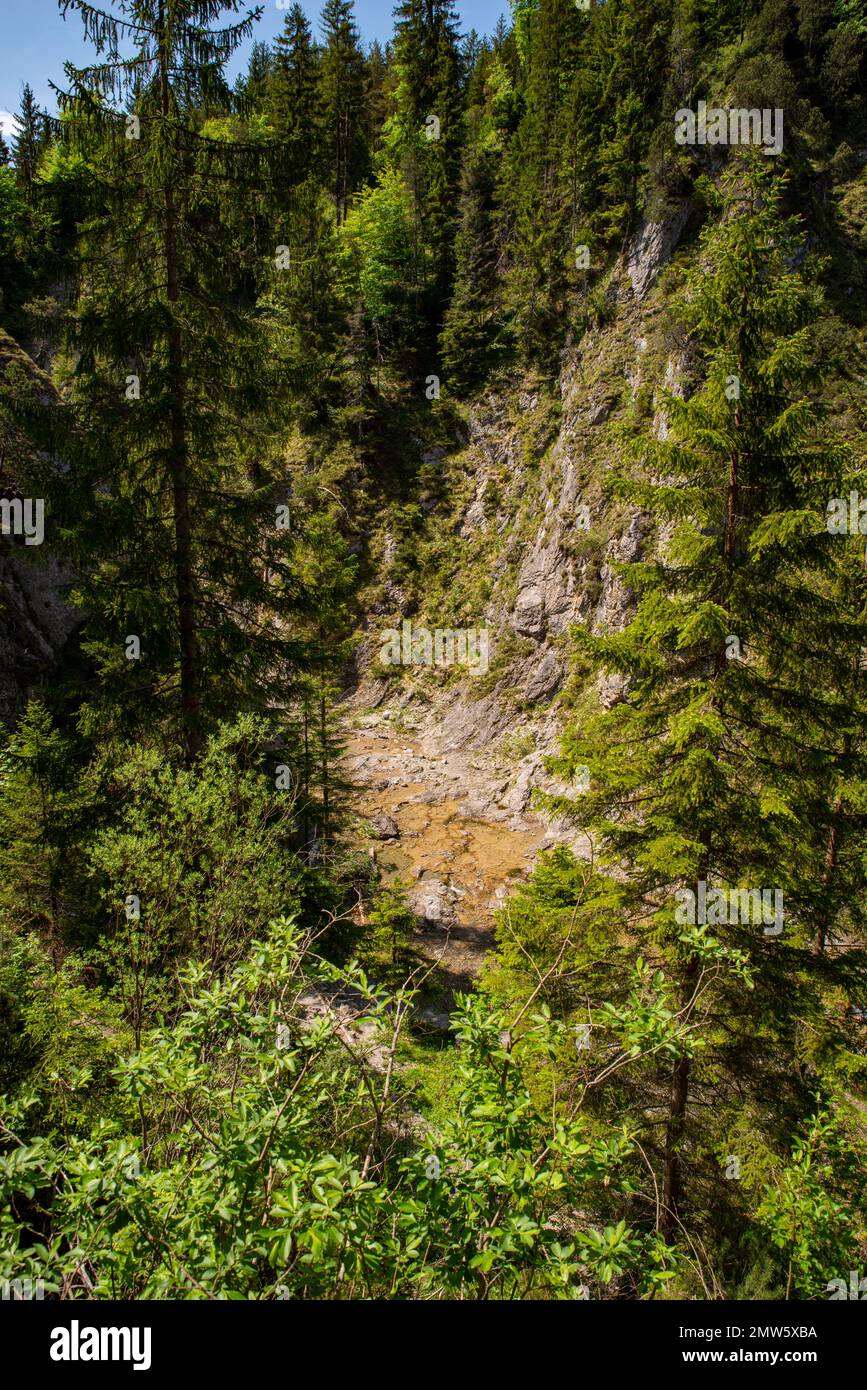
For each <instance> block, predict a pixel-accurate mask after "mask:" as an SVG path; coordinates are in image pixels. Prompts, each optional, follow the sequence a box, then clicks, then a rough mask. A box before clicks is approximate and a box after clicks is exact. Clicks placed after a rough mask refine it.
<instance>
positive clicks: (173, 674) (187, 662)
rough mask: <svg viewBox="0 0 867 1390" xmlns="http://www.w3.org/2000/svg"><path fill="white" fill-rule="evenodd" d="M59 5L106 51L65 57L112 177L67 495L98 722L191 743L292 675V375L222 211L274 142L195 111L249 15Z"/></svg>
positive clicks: (76, 329) (69, 96)
mask: <svg viewBox="0 0 867 1390" xmlns="http://www.w3.org/2000/svg"><path fill="white" fill-rule="evenodd" d="M63 8H64V10H66V9H73V10H75V11H76V12H77V13H79V15H80V16H81V18H82V21H83V23H84V28H85V33H86V35H87V37H88V38H89V39H90V40H91V42H93V43H94V45H95V46H96V48H97V50H98V52H99V53H100V55H105V61H103V62H99V63H97V64H96V65H95V66H93V67H91V68H85V69H80V70H76V69H73V68H72V67H71V66H70V67H68V68H67V76H68V82H69V88H70V90H69V91H67V92H66V93H65V94H63V95H62V98H61V99H62V105H63V108H64V112H65V117H64V120H63V122H62V124H61V127H60V132H61V135H62V138H63V139H64V140H66V141H68V142H70V144H73V145H75V147H76V148H78V149H80V150H81V151H82V152H83V153H84V154H85V156H86V158H87V159H88V160H89V161H90V162H91V164H92V168H93V171H94V178H95V182H96V185H98V186H99V187H100V188H102V189H104V198H101V200H100V203H99V205H98V206H97V207H95V209H94V211H93V214H92V216H91V217H90V219H89V220H88V222H87V223H86V224H85V226H84V227H83V229H82V238H81V248H80V252H81V272H80V297H79V303H78V306H77V310H76V314H75V316H74V320H73V322H72V325H71V346H72V347H73V348H74V350H75V353H76V356H77V366H76V369H75V375H74V389H75V397H76V400H77V404H78V409H79V412H80V419H81V429H80V430H79V432H78V435H79V443H80V448H78V446H76V447H77V448H78V464H77V467H76V468H75V470H74V472H73V478H72V481H73V483H74V485H75V487H74V493H75V495H74V496H72V494H71V493H70V489H69V488H67V489H66V493H67V494H69V496H64V497H63V498H59V499H58V506H59V507H60V508H64V507H65V509H66V516H67V518H68V523H69V524H68V532H69V538H70V542H71V547H72V552H73V555H74V556H75V558H76V560H77V562H78V566H79V572H80V580H79V582H78V586H77V593H78V600H79V602H80V603H81V604H82V606H83V608H84V609H85V611H86V613H87V615H88V619H87V634H88V643H87V650H88V652H89V654H90V656H91V657H92V659H93V660H94V662H95V663H96V665H97V668H98V671H99V673H100V681H99V686H98V688H97V689H96V691H94V692H92V694H91V698H90V700H89V713H88V714H86V721H89V724H90V726H91V727H93V728H100V727H105V728H109V729H114V730H116V731H121V730H122V731H123V732H124V733H126V734H129V733H131V732H134V731H136V730H143V729H145V728H153V727H159V725H160V724H161V723H166V724H167V726H168V728H169V729H174V730H175V732H176V736H177V738H178V740H179V742H180V745H181V748H182V750H183V756H184V758H185V760H186V761H187V762H188V763H189V762H192V761H193V760H194V759H195V758H196V757H197V755H198V753H199V751H200V749H201V747H202V740H203V736H204V733H205V731H206V726H207V723H208V720H209V718H212V717H214V716H219V715H222V714H224V713H226V712H229V711H231V712H234V711H235V710H236V709H237V708H238V707H239V706H243V705H245V704H248V703H249V702H253V703H261V702H263V700H264V701H265V702H267V700H268V695H267V690H268V689H269V688H270V686H271V683H272V682H273V684H274V685H275V686H280V685H282V686H283V688H284V689H285V686H286V682H287V680H288V676H287V668H286V645H285V640H284V638H283V637H282V636H281V634H280V632H279V631H278V630H277V629H276V628H275V626H274V624H273V622H272V621H270V620H269V618H268V617H267V613H268V604H269V592H268V588H267V582H266V577H267V574H268V572H269V569H272V570H273V569H274V568H276V569H277V570H278V571H279V568H280V565H281V563H282V562H281V554H284V555H285V552H286V549H287V546H288V545H289V538H288V533H280V532H279V531H278V530H275V527H276V525H277V512H276V510H275V498H274V494H273V489H271V488H270V486H269V484H268V482H267V470H263V469H262V467H261V464H262V461H263V459H264V458H265V457H267V454H268V439H267V434H263V433H262V424H263V421H264V419H265V416H264V415H263V413H262V412H263V411H264V410H265V408H266V407H267V405H268V404H269V401H270V403H271V404H274V402H275V400H276V395H277V392H276V389H275V383H274V381H273V380H270V381H269V379H268V377H267V374H266V373H265V372H263V369H262V364H263V362H264V360H265V356H266V354H265V347H264V338H263V333H262V322H261V320H258V319H257V318H256V316H255V314H254V312H253V303H252V298H251V295H250V289H251V287H252V286H253V285H254V284H255V278H256V275H257V272H258V266H257V264H256V254H255V248H254V247H253V245H252V237H251V236H249V234H248V236H245V235H244V228H243V220H242V221H241V223H240V225H239V223H238V221H237V219H235V220H234V221H233V220H231V219H228V218H226V216H225V215H222V216H221V199H223V200H225V199H226V198H227V196H228V194H227V192H226V190H227V189H229V190H230V189H234V190H236V196H237V195H238V193H243V192H245V191H247V190H250V189H255V188H260V187H261V186H262V184H263V182H267V179H268V177H269V170H270V168H271V160H272V158H273V156H272V154H271V152H270V151H269V149H268V148H267V147H266V146H263V145H261V144H259V145H255V146H251V145H245V146H241V147H238V146H236V145H234V144H232V142H230V141H226V140H225V139H222V138H219V137H217V138H210V137H209V136H207V135H206V134H205V133H204V132H203V130H202V129H201V128H200V120H199V118H198V117H197V110H196V108H197V107H200V106H201V104H202V103H203V102H205V101H208V102H209V103H210V104H211V105H212V108H213V107H214V104H215V103H216V104H217V106H218V107H219V104H220V103H222V109H224V110H225V109H226V108H227V103H228V100H229V97H228V92H227V91H226V89H225V87H224V86H222V85H221V72H222V68H223V65H224V64H225V62H226V61H227V60H228V58H229V57H230V56H231V55H232V53H233V52H235V50H236V49H237V48H238V46H239V45H240V44H241V43H242V42H243V41H245V40H246V39H248V38H249V37H250V35H251V33H252V28H253V22H254V16H253V15H252V14H246V15H243V17H241V18H240V19H239V20H238V21H237V22H235V23H233V24H230V25H228V26H226V27H224V28H215V27H212V26H213V24H214V21H215V19H216V18H217V14H218V8H219V7H215V6H214V5H213V4H211V3H206V2H205V0H200V2H198V3H197V2H196V0H184V3H182V4H178V5H174V6H172V7H170V8H167V7H165V6H164V5H162V4H161V3H159V0H147V3H144V4H142V5H139V6H137V7H136V10H135V14H134V15H133V16H131V17H126V10H125V9H124V11H123V12H122V14H121V15H120V16H119V17H118V16H114V17H113V16H110V15H108V14H106V13H104V12H103V11H101V10H96V9H93V8H92V7H91V6H90V5H88V4H87V3H85V0H69V3H68V4H67V3H64V5H63ZM226 8H228V10H229V12H230V13H231V14H237V13H238V11H239V9H240V6H239V3H238V0H234V2H233V3H230V4H229V5H228V6H227V7H226ZM124 45H132V46H133V48H134V55H133V56H132V57H131V58H130V59H129V60H125V59H123V58H122V57H121V47H122V46H124ZM124 99H126V100H127V101H128V102H129V103H130V105H129V106H128V108H127V109H126V110H123V109H118V107H117V105H116V103H119V102H120V101H122V100H124ZM113 102H114V103H115V105H112V103H113ZM276 250H277V248H276V246H275V247H273V248H271V256H272V257H273V255H274V252H275V251H276ZM263 474H264V476H265V481H264V482H263V481H262V478H263Z"/></svg>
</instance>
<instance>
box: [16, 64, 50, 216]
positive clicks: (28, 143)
mask: <svg viewBox="0 0 867 1390" xmlns="http://www.w3.org/2000/svg"><path fill="white" fill-rule="evenodd" d="M16 121H17V127H16V131H15V134H14V135H13V137H12V158H13V161H14V164H15V172H16V174H17V176H18V182H19V183H20V184H22V185H23V187H24V188H25V189H26V190H27V191H28V193H29V192H30V191H31V190H32V188H33V180H34V179H35V177H36V170H37V169H38V167H39V156H40V153H41V151H42V150H43V149H44V147H45V125H44V118H43V115H42V113H41V112H40V110H39V107H38V106H37V104H36V98H35V97H34V95H33V88H32V87H31V86H30V83H29V82H25V84H24V91H23V92H22V94H21V105H20V107H19V109H18V115H17V117H16Z"/></svg>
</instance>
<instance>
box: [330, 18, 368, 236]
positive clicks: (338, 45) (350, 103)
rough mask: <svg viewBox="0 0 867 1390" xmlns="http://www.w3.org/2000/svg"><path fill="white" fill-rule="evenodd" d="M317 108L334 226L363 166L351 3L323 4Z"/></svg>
mask: <svg viewBox="0 0 867 1390" xmlns="http://www.w3.org/2000/svg"><path fill="white" fill-rule="evenodd" d="M322 36H323V50H322V104H323V112H324V116H323V123H324V129H325V142H326V143H325V148H326V152H327V158H328V163H329V165H330V168H331V178H332V190H333V196H334V205H335V208H336V210H337V221H338V223H342V222H343V221H344V219H345V217H346V214H347V211H348V208H349V198H350V195H351V194H352V193H354V192H355V191H356V189H358V188H359V187H360V186H361V182H362V180H363V178H364V175H365V173H366V170H367V166H368V151H367V149H366V146H365V142H364V134H363V108H364V55H363V53H362V51H361V47H360V42H359V34H358V29H357V27H356V24H355V12H354V4H353V0H326V2H325V5H324V7H323V10H322Z"/></svg>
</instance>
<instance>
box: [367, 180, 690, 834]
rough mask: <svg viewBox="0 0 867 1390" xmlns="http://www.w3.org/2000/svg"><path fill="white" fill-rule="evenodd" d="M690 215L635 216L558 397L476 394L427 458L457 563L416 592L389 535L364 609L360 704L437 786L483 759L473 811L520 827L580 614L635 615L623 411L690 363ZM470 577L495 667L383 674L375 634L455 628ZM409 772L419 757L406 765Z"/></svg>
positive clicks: (603, 619)
mask: <svg viewBox="0 0 867 1390" xmlns="http://www.w3.org/2000/svg"><path fill="white" fill-rule="evenodd" d="M688 212H689V209H688V207H687V206H686V205H684V206H682V207H678V208H677V209H675V211H674V214H673V215H672V217H671V219H670V220H669V221H668V222H666V223H664V224H654V223H645V224H643V225H642V226H641V227H640V229H639V231H638V234H637V236H636V238H635V240H634V243H633V245H632V247H631V248H630V250H629V251H628V253H627V254H626V255H625V256H624V257H623V259H622V260H621V262H620V264H619V265H618V266H617V267H616V268H615V270H614V272H613V274H612V275H611V277H610V279H609V281H608V284H607V287H606V298H605V311H604V316H603V321H601V322H599V321H597V323H596V325H595V326H594V327H593V328H592V329H591V330H590V331H589V332H585V333H584V335H583V336H582V338H581V342H580V346H578V347H573V348H569V349H567V350H566V351H565V352H564V354H563V357H562V363H561V371H560V375H559V380H558V381H557V383H556V393H555V397H554V400H553V403H552V401H551V399H550V398H549V397H547V396H546V392H545V389H544V384H542V385H540V386H539V388H538V389H536V388H535V386H534V385H532V384H528V385H527V386H526V387H525V388H524V389H522V390H521V391H520V392H518V393H517V395H506V394H497V393H493V392H491V393H488V394H486V395H484V396H483V397H482V398H481V399H479V400H478V401H476V403H475V405H474V407H473V409H472V411H471V412H470V414H469V416H468V419H467V422H466V430H465V434H464V435H463V437H462V438H461V441H460V443H459V444H458V446H457V447H456V448H455V449H454V450H453V451H452V452H451V453H449V452H447V451H446V452H445V453H443V451H441V450H438V451H436V453H435V455H431V454H428V455H426V461H428V462H431V461H433V462H435V464H436V466H437V468H438V469H441V470H442V480H443V485H442V486H441V487H440V489H439V493H438V500H437V502H436V503H435V504H434V505H433V506H432V507H431V511H432V513H433V516H432V521H433V523H434V524H435V525H441V526H444V527H445V528H446V530H447V531H448V533H449V535H450V539H451V544H450V545H449V546H448V552H449V555H450V571H449V572H448V573H447V574H446V575H445V577H444V578H443V580H442V583H441V585H440V586H439V588H438V587H437V585H436V584H433V585H429V586H428V588H429V592H428V594H427V596H423V597H422V598H421V601H420V602H419V603H417V604H413V602H412V599H411V598H410V599H407V596H406V594H405V592H404V589H403V586H401V585H400V584H398V583H394V582H392V580H391V579H390V577H389V567H390V562H391V560H392V558H393V555H394V545H393V542H392V541H391V538H390V537H386V538H385V540H384V542H383V547H382V554H381V557H380V563H381V566H382V574H383V581H384V583H383V592H384V595H385V601H384V603H383V604H382V605H381V610H382V609H385V608H388V609H391V607H392V604H393V605H394V607H393V610H392V611H390V612H389V613H388V614H385V613H383V612H382V611H380V612H374V613H370V614H369V615H368V619H367V633H368V639H367V640H366V642H365V643H364V644H363V646H362V650H361V668H362V671H363V672H364V676H363V679H362V681H361V683H360V685H359V687H358V689H357V691H356V692H355V695H354V704H355V707H356V709H358V710H366V711H368V713H367V715H366V716H365V726H366V727H368V728H370V727H373V726H374V725H376V723H377V722H378V723H379V725H380V727H382V726H383V725H384V724H385V722H386V720H393V719H395V718H398V719H399V720H400V721H401V726H402V727H405V728H408V729H410V730H411V731H412V732H413V734H414V736H415V738H416V739H417V740H418V741H419V745H418V746H419V747H420V748H421V750H422V753H423V755H424V756H425V757H426V758H427V759H428V760H429V766H428V767H427V768H426V780H427V789H428V791H429V792H430V791H431V790H436V785H437V773H436V764H437V763H439V765H440V766H441V767H442V768H443V769H446V768H447V767H448V765H449V760H450V759H451V758H453V757H454V756H456V755H458V754H461V753H468V752H470V751H473V752H475V753H477V754H479V755H481V761H480V763H479V767H478V770H477V776H476V778H475V782H476V786H475V788H474V790H473V792H472V795H469V794H467V796H466V801H465V803H464V804H465V807H466V810H467V811H468V812H470V813H472V814H475V815H482V816H486V817H488V818H492V819H495V820H506V818H507V817H508V818H509V823H510V825H511V826H512V828H513V829H516V830H517V829H520V828H526V827H527V826H528V825H529V824H530V823H531V822H534V821H535V819H536V818H535V817H534V816H533V815H532V813H531V799H532V792H533V789H534V787H537V786H539V787H547V788H548V789H553V783H552V782H551V779H550V778H549V777H548V776H547V774H546V773H545V771H544V758H545V756H546V754H548V753H550V752H552V751H554V749H555V748H556V745H557V736H558V732H559V729H560V727H561V724H562V718H563V714H564V712H565V706H566V705H567V704H568V703H569V701H570V700H571V699H573V698H574V697H575V694H576V692H575V689H574V688H573V685H574V683H573V682H572V681H571V678H570V644H569V635H568V634H569V628H570V625H572V624H574V623H577V622H581V623H582V624H583V623H587V622H588V621H589V623H590V624H591V626H592V627H593V629H594V630H596V631H604V630H616V629H617V628H618V627H620V626H622V624H623V623H624V621H625V620H626V618H627V615H628V611H629V597H628V594H627V592H626V590H625V588H624V586H623V583H622V581H621V580H620V579H619V577H618V576H617V574H616V573H615V565H616V563H617V562H619V561H625V560H633V559H635V558H636V557H637V556H638V555H639V554H640V552H641V549H642V546H643V545H644V544H645V542H646V540H647V538H648V525H649V523H648V520H647V518H645V517H644V516H642V515H641V514H639V513H636V512H635V511H630V510H628V509H626V508H623V507H619V506H612V505H611V503H610V502H609V501H608V500H606V498H605V496H604V494H603V485H604V480H605V474H606V471H607V470H608V468H610V465H611V461H612V458H613V456H614V453H615V451H616V448H617V442H616V427H617V424H618V422H619V421H621V420H622V419H623V418H624V417H625V416H626V415H627V414H633V415H634V414H635V413H636V412H639V413H643V414H644V415H646V416H647V417H648V418H647V424H648V425H649V426H650V425H651V424H652V423H653V413H654V404H653V393H654V389H655V387H656V385H657V383H658V382H659V381H665V382H666V384H668V385H669V386H670V385H671V384H672V383H673V382H675V381H676V380H677V378H678V375H679V371H680V368H681V366H682V363H681V361H680V359H679V355H678V353H679V349H678V348H677V345H674V344H671V343H667V342H666V341H664V335H663V329H662V326H661V321H660V315H659V308H660V303H661V296H660V294H659V292H658V291H656V292H655V284H656V280H657V276H658V274H659V271H660V270H661V269H662V267H663V266H664V265H665V263H666V262H667V261H668V260H669V259H670V257H671V255H672V253H673V251H674V249H675V248H676V246H677V244H678V240H679V238H680V236H681V234H682V232H683V229H684V227H685V225H686V222H687V218H688ZM659 424H660V422H657V427H659ZM473 576H475V579H474V578H473ZM474 587H475V588H476V589H478V590H479V591H480V593H481V594H483V595H484V606H483V609H482V611H480V612H479V613H478V616H477V618H476V620H475V621H476V623H477V624H478V625H482V624H483V623H484V624H487V625H488V627H489V631H490V652H491V657H490V669H489V671H488V672H487V674H485V675H481V676H480V675H475V676H463V677H462V678H460V679H459V680H457V681H456V680H455V679H454V677H452V678H451V679H449V680H448V681H447V683H443V681H442V679H439V678H438V676H437V675H433V676H432V677H431V678H429V679H426V678H425V676H424V674H421V675H420V674H419V673H418V672H416V671H409V672H404V673H403V674H402V677H401V679H400V681H399V682H395V680H394V679H393V678H392V679H389V680H386V679H383V677H382V673H381V668H380V667H379V666H378V664H377V654H378V649H379V648H378V641H377V637H376V634H377V633H378V632H379V631H381V629H382V628H384V627H387V626H389V624H391V623H399V622H400V621H401V619H402V618H403V617H404V616H406V615H407V614H408V613H409V614H410V616H411V620H412V622H413V623H414V624H416V625H417V626H418V625H427V626H428V627H429V628H433V627H435V626H443V627H447V626H450V625H455V626H456V625H457V624H453V623H452V622H450V620H449V618H448V617H446V616H440V615H441V614H443V615H445V614H447V613H448V612H449V599H450V595H453V594H454V593H455V592H456V591H457V590H461V591H463V592H464V593H467V592H470V593H471V592H472V591H473V589H474ZM599 693H600V695H601V697H602V699H603V701H605V702H606V703H608V702H613V701H615V700H617V699H618V698H620V697H621V695H622V690H621V688H620V686H619V684H618V683H617V681H603V682H601V683H600V685H599ZM372 710H376V713H375V714H373V713H371V711H372ZM371 721H372V723H371ZM503 752H505V753H506V756H501V754H502V753H503ZM410 777H416V778H417V777H418V768H416V769H415V772H413V770H412V768H411V767H410V766H409V764H408V765H407V778H408V779H409V778H410ZM431 779H433V782H434V787H433V788H431V785H430V784H431ZM440 781H441V786H440V787H439V790H440V792H441V794H442V795H443V796H445V795H447V794H448V795H451V793H452V791H453V787H451V785H450V783H449V779H448V777H447V776H446V774H445V771H444V772H443V775H442V777H441V778H440Z"/></svg>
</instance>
